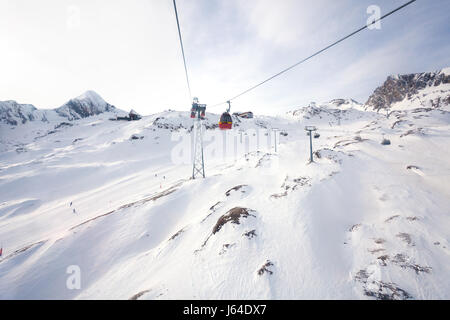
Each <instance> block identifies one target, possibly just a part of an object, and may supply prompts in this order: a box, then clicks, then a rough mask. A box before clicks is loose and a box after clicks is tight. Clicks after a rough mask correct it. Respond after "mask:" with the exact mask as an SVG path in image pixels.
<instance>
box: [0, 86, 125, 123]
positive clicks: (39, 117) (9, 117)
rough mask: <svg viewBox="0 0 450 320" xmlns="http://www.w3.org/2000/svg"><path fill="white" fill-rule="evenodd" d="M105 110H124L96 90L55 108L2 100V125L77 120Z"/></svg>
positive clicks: (0, 105)
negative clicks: (110, 102)
mask: <svg viewBox="0 0 450 320" xmlns="http://www.w3.org/2000/svg"><path fill="white" fill-rule="evenodd" d="M104 112H122V111H121V110H119V109H116V108H115V107H114V106H112V105H110V104H109V103H107V102H106V101H104V100H103V99H102V98H101V97H100V95H98V94H97V93H96V92H94V91H87V92H85V93H84V94H82V95H80V96H78V97H76V98H74V99H71V100H70V101H68V102H67V103H65V104H64V105H62V106H61V107H59V108H57V109H53V110H38V109H37V108H36V107H35V106H33V105H31V104H19V103H17V102H16V101H0V125H2V123H4V124H8V125H13V126H17V125H21V124H25V123H27V122H30V121H43V122H48V121H50V120H53V121H58V120H59V121H62V120H64V119H65V120H69V121H72V120H76V119H82V118H86V117H89V116H93V115H98V114H101V113H104Z"/></svg>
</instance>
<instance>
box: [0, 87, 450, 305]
mask: <svg viewBox="0 0 450 320" xmlns="http://www.w3.org/2000/svg"><path fill="white" fill-rule="evenodd" d="M427 94H428V93H427ZM430 94H431V93H430ZM97 98H98V97H96V96H95V95H92V94H90V93H86V94H85V95H83V96H81V97H79V99H80V100H84V99H89V100H94V101H96V103H100V102H99V101H98V99H97ZM445 110H446V109H445V108H444V107H443V108H441V109H434V110H428V111H426V110H415V109H413V108H406V107H405V108H404V110H403V109H402V110H399V109H396V110H394V112H392V113H391V114H390V115H389V118H388V117H387V116H386V115H384V114H377V113H374V112H369V111H364V110H363V109H362V108H361V107H360V106H359V105H358V106H356V107H353V108H351V107H347V106H344V108H339V107H336V105H334V104H331V103H324V104H319V106H318V107H315V108H310V107H306V108H302V109H300V110H297V111H295V112H291V113H289V114H288V115H286V117H266V116H258V115H256V116H255V118H253V119H238V118H236V117H234V124H237V125H238V126H235V128H234V129H233V130H231V132H227V133H224V132H222V131H219V130H218V129H217V128H216V127H215V126H214V125H215V124H217V121H218V119H219V115H216V114H211V113H208V112H207V119H206V120H205V126H206V128H208V129H207V130H205V161H206V168H205V171H206V175H207V177H206V178H205V179H198V180H191V179H190V175H191V174H192V165H191V164H190V161H178V162H177V161H174V154H176V153H174V150H176V148H180V141H182V140H180V139H183V137H184V138H187V141H190V136H191V126H192V119H190V118H189V112H188V111H186V112H178V111H165V112H162V113H159V114H155V115H151V116H145V117H143V118H142V120H139V121H111V120H110V118H115V113H114V112H105V113H101V114H99V115H95V116H91V117H88V118H85V119H80V120H75V121H71V122H70V125H62V126H59V127H58V128H57V129H55V127H56V126H57V125H59V124H60V123H61V122H63V121H64V120H61V119H60V118H55V119H49V121H48V122H29V123H27V124H26V125H23V126H20V127H14V126H8V125H6V124H0V130H1V136H0V137H1V138H0V242H1V243H2V245H3V256H2V257H1V258H0V278H1V279H2V280H1V281H0V299H35V298H42V299H129V298H131V297H133V296H135V295H136V294H139V293H141V294H140V295H139V299H374V298H383V296H381V294H387V295H389V297H390V298H393V299H406V298H413V299H449V298H450V283H449V282H448V281H447V279H448V277H449V276H450V251H449V245H450V243H449V242H450V238H449V235H450V223H449V212H448V208H449V207H450V185H449V183H448V182H447V181H448V177H449V176H450V162H449V160H448V159H449V156H450V154H449V152H448V150H447V149H448V148H447V146H448V142H449V138H450V136H449V132H450V130H449V126H450V113H449V112H448V111H445ZM305 125H315V126H317V127H318V130H319V131H318V132H319V133H320V134H321V136H320V138H319V139H313V147H314V151H318V153H317V154H316V155H315V162H314V163H309V162H308V159H309V137H308V136H306V132H305V130H304V126H305ZM272 128H277V129H279V130H280V132H283V133H287V135H280V136H279V146H278V148H277V152H275V150H274V145H273V142H272V143H271V144H267V143H265V141H268V140H267V139H269V138H270V136H271V133H272V130H271V129H272ZM52 131H54V132H52ZM241 131H242V132H243V133H242V134H243V141H244V142H243V143H244V144H247V147H248V149H244V150H243V151H242V152H241V153H237V154H236V155H235V154H234V152H229V153H227V154H226V155H225V156H222V154H221V152H220V148H219V149H217V148H216V149H214V146H217V145H219V146H222V145H221V143H222V142H221V141H222V140H221V138H222V137H223V136H224V135H227V137H228V140H227V141H230V138H234V140H233V141H234V142H235V143H236V144H237V145H236V148H237V149H236V150H239V148H241V147H240V145H241V144H240V132H241ZM253 134H256V135H259V136H260V138H262V139H260V143H259V145H258V144H257V140H255V139H253V138H252V137H254V136H253ZM265 134H267V136H266V135H265ZM133 135H136V136H138V137H142V139H141V138H139V139H136V140H133V139H131V136H133ZM383 137H386V138H388V139H390V140H391V145H390V146H383V145H381V144H380V142H381V140H382V139H383ZM264 139H266V140H264ZM261 141H262V143H261ZM241 149H242V148H241ZM188 160H189V159H188ZM408 166H411V167H410V169H408V168H407V167H408ZM236 207H240V208H247V209H248V213H249V215H248V216H246V217H243V216H241V217H240V218H239V220H238V221H239V224H236V223H232V222H228V223H225V224H224V225H223V226H222V227H221V228H220V230H219V231H217V232H215V233H214V232H213V230H215V226H216V225H217V223H218V222H219V221H220V218H221V217H222V216H224V215H226V214H227V213H229V212H230V210H231V209H233V208H236ZM74 210H75V211H74ZM268 261H269V262H270V263H271V264H268V265H267V267H266V270H268V271H264V272H263V271H261V274H259V272H258V271H259V270H264V269H263V266H264V265H265V264H266V263H267V262H268ZM73 265H76V266H79V268H80V271H81V288H80V289H75V290H70V289H68V287H67V285H66V283H67V279H68V277H69V276H70V275H69V274H68V273H67V269H68V267H70V266H73ZM269 271H270V272H272V273H270V272H269Z"/></svg>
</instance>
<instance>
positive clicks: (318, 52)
mask: <svg viewBox="0 0 450 320" xmlns="http://www.w3.org/2000/svg"><path fill="white" fill-rule="evenodd" d="M413 2H416V0H411V1H409V2H407V3H405V4H403V5H402V6H400V7H398V8H396V9H394V10H392V11H390V12H389V13H386V14H385V15H383V16H382V17H380V18H378V19H375V20H374V21H372V22H371V23H368V24H366V25H365V26H363V27H361V28H359V29H358V30H356V31H354V32H352V33H350V34H349V35H347V36H345V37H343V38H341V39H339V40H337V41H335V42H333V43H332V44H330V45H328V46H326V47H325V48H323V49H322V50H319V51H317V52H316V53H314V54H312V55H310V56H309V57H307V58H305V59H303V60H301V61H299V62H297V63H295V64H293V65H291V66H290V67H288V68H286V69H284V70H282V71H280V72H278V73H277V74H274V75H273V76H271V77H269V78H267V79H266V80H264V81H262V82H260V83H258V84H256V85H254V86H253V87H250V88H249V89H247V90H245V91H243V92H241V93H239V94H238V95H236V96H234V97H233V98H231V99H227V101H232V100H235V99H236V98H239V97H240V96H242V95H244V94H246V93H248V92H250V91H252V90H254V89H256V88H258V87H259V86H261V85H263V84H265V83H266V82H268V81H270V80H272V79H274V78H276V77H278V76H280V75H282V74H283V73H285V72H287V71H289V70H291V69H293V68H295V67H297V66H298V65H300V64H302V63H304V62H306V61H308V60H309V59H311V58H313V57H315V56H317V55H319V54H321V53H322V52H324V51H326V50H328V49H330V48H331V47H334V46H335V45H337V44H339V43H341V42H342V41H344V40H346V39H348V38H350V37H352V36H354V35H355V34H357V33H359V32H361V31H363V30H365V29H367V28H368V27H369V26H371V25H373V24H375V23H377V22H378V21H381V20H383V19H384V18H387V17H388V16H390V15H392V14H393V13H395V12H397V11H399V10H401V9H403V8H405V7H406V6H409V5H410V4H412V3H413ZM227 101H225V102H221V103H218V104H215V105H213V106H212V107H210V108H213V107H216V106H220V105H222V104H225V103H227Z"/></svg>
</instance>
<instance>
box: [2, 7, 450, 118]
mask: <svg viewBox="0 0 450 320" xmlns="http://www.w3.org/2000/svg"><path fill="white" fill-rule="evenodd" d="M405 2H407V0H338V1H336V0H314V1H310V0H278V1H274V0H178V1H177V6H178V11H179V18H180V23H181V29H182V33H183V38H184V39H183V40H184V44H185V51H186V58H187V63H188V71H189V75H190V78H191V87H192V93H193V95H194V96H198V97H199V99H200V102H201V103H206V104H209V105H213V104H215V103H218V102H222V101H224V100H226V99H228V98H230V97H232V96H234V95H236V94H237V93H239V92H241V91H243V90H245V89H247V88H248V87H250V86H252V85H254V84H256V83H258V82H260V81H262V80H264V79H265V78H267V77H269V76H271V75H272V74H274V73H277V72H278V71H280V70H281V69H283V68H285V67H287V66H289V65H291V64H293V63H295V62H297V61H298V60H300V59H302V58H304V57H306V56H309V55H310V54H312V53H314V52H315V51H317V50H319V49H321V48H323V47H325V46H326V45H328V44H330V43H331V42H333V41H335V40H337V39H338V38H340V37H342V36H344V35H346V34H348V33H350V32H352V31H354V30H356V29H357V28H359V27H361V26H363V25H364V24H365V23H366V21H367V19H368V18H369V16H370V14H368V13H367V8H368V7H369V6H370V5H377V6H379V7H380V9H381V14H385V13H387V12H388V11H390V10H392V9H394V8H396V7H398V6H399V5H401V4H403V3H405ZM449 12H450V1H449V0H418V1H417V2H416V3H414V4H412V5H411V6H409V7H407V8H405V9H403V10H401V11H400V12H398V13H396V14H394V15H392V16H390V17H388V18H387V19H385V20H383V21H382V23H381V29H379V30H365V31H364V32H362V33H359V34H358V35H356V36H354V37H352V38H350V39H348V40H347V41H345V42H343V43H341V44H339V45H338V46H336V47H334V48H332V49H330V50H328V51H326V52H324V53H323V54H321V55H319V56H317V57H315V58H313V59H312V60H310V61H308V62H307V63H305V64H302V65H300V66H298V67H297V68H295V69H293V70H292V71H290V72H289V73H286V74H284V75H282V76H280V77H278V78H276V79H274V80H272V81H270V82H268V83H266V84H265V85H263V86H262V87H259V88H258V89H256V90H254V91H252V92H251V93H248V94H246V95H244V96H242V97H241V98H239V99H237V100H236V101H235V102H234V103H233V109H232V111H238V110H241V111H245V110H253V111H254V112H256V113H263V114H280V113H282V112H285V111H287V110H290V109H292V108H294V107H296V106H304V105H307V104H308V103H309V102H310V101H317V102H322V101H327V100H330V99H333V98H354V99H356V100H358V101H360V102H365V101H366V100H367V98H368V97H369V95H370V94H371V93H372V92H373V90H374V89H375V88H376V87H377V86H379V85H381V84H382V83H383V81H384V80H385V79H386V77H387V76H388V75H390V74H397V73H413V72H423V71H433V70H439V69H441V68H443V67H448V66H450V23H449V20H450V19H449V18H450V17H449ZM86 90H94V91H96V92H98V93H99V94H100V95H101V96H102V97H103V98H104V99H105V100H106V101H108V102H109V103H111V104H114V105H115V106H117V107H119V108H122V109H125V110H129V109H130V108H134V109H136V110H137V111H138V112H140V113H142V114H145V115H146V114H151V113H155V112H158V111H162V110H165V109H169V108H171V109H176V110H183V109H189V107H190V106H189V104H190V98H189V94H188V91H187V86H186V82H185V76H184V68H183V63H182V58H181V51H180V47H179V42H178V34H177V28H176V21H175V16H174V12H173V4H172V0H114V1H111V0H110V1H107V0H70V1H68V0H39V1H33V0H0V101H2V100H16V101H18V102H20V103H31V104H34V105H35V106H36V107H38V108H55V107H58V106H60V105H62V104H63V103H65V102H66V101H67V100H69V99H70V98H73V97H75V96H78V95H80V94H81V93H83V92H84V91H86ZM207 110H208V109H207ZM209 110H210V111H211V112H221V111H222V107H219V108H213V109H209Z"/></svg>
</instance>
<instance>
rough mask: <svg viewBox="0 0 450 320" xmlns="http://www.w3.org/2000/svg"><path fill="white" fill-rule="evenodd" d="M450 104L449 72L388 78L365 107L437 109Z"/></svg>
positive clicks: (445, 70) (448, 69)
mask: <svg viewBox="0 0 450 320" xmlns="http://www.w3.org/2000/svg"><path fill="white" fill-rule="evenodd" d="M449 104H450V68H446V69H443V70H441V71H438V72H426V73H425V72H424V73H416V74H407V75H396V76H390V77H388V78H387V80H386V81H385V82H384V84H383V85H382V86H381V87H379V88H377V89H376V90H375V92H374V93H373V94H372V95H371V96H370V97H369V99H368V100H367V102H366V104H365V106H366V108H368V109H370V110H375V111H380V110H382V109H394V110H395V109H404V108H419V107H424V108H437V107H439V106H441V105H449Z"/></svg>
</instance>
